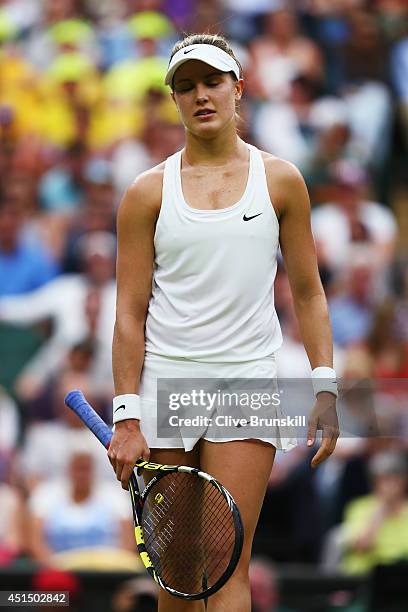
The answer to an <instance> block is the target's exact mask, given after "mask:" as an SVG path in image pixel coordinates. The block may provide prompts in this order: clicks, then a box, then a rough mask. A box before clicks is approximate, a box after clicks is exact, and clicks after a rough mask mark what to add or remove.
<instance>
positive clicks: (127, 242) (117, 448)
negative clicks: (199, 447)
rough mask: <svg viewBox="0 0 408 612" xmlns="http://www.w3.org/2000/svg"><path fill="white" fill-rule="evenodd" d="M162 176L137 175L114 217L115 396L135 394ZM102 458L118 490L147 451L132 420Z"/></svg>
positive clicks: (118, 426) (119, 426) (155, 171)
mask: <svg viewBox="0 0 408 612" xmlns="http://www.w3.org/2000/svg"><path fill="white" fill-rule="evenodd" d="M161 188H162V171H161V167H160V166H158V167H156V168H154V169H152V170H150V171H148V172H146V173H144V174H142V175H141V176H140V177H138V179H137V180H136V181H135V183H133V185H132V186H131V187H130V188H129V189H128V191H127V192H126V194H125V196H124V198H123V200H122V202H121V204H120V207H119V212H118V223H117V229H118V256H117V303H116V322H115V329H114V337H113V346H112V366H113V379H114V383H115V393H116V395H122V394H124V393H138V391H139V385H140V376H141V372H142V368H143V361H144V352H145V322H146V314H147V309H148V305H149V299H150V296H151V287H152V274H153V261H154V244H153V238H154V231H155V226H156V219H157V215H158V212H159V208H160V202H161ZM108 457H109V460H110V461H111V464H112V466H113V468H114V470H115V472H116V476H117V478H118V480H120V481H121V482H122V487H123V488H125V489H126V488H127V486H128V485H127V483H128V480H129V477H130V474H131V473H132V469H133V467H134V464H135V461H136V460H137V459H138V458H139V457H144V458H146V459H148V457H149V449H148V448H147V445H146V441H145V440H144V437H143V436H142V434H141V432H140V427H139V421H138V420H137V419H127V420H124V421H120V422H119V423H117V424H116V426H115V433H114V436H113V438H112V442H111V445H110V448H109V451H108Z"/></svg>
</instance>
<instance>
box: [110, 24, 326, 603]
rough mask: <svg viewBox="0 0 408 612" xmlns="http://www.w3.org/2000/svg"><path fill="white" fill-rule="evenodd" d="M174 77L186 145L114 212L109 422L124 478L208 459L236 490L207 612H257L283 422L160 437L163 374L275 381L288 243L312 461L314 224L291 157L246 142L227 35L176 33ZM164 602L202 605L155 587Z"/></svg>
mask: <svg viewBox="0 0 408 612" xmlns="http://www.w3.org/2000/svg"><path fill="white" fill-rule="evenodd" d="M166 83H167V84H168V85H169V86H170V88H171V96H172V98H173V100H174V102H175V104H176V106H177V110H178V112H179V113H180V119H181V121H182V122H183V124H184V127H185V134H186V142H185V147H184V148H183V150H181V151H178V152H177V153H175V154H174V155H172V156H171V157H169V158H168V159H167V160H166V161H165V162H164V163H162V164H159V165H158V166H156V167H154V168H152V169H151V170H149V171H147V172H144V173H143V174H141V175H140V176H138V177H137V178H136V180H135V182H134V183H133V184H132V185H131V186H130V187H129V189H128V190H127V192H126V194H125V196H124V198H123V200H122V202H121V205H120V207H119V212H118V260H117V282H118V295H117V313H116V325H115V333H114V341H113V375H114V382H115V392H116V394H117V395H116V397H115V398H114V400H113V421H114V423H115V431H114V435H113V438H112V442H111V445H110V449H109V451H108V456H109V460H110V461H111V464H112V466H113V468H114V470H115V472H116V476H117V478H118V480H120V481H121V483H122V486H123V487H124V488H127V486H128V480H129V477H130V474H131V472H132V469H133V466H134V464H135V461H136V460H137V459H138V458H139V457H142V458H144V459H149V458H150V461H153V462H156V463H170V464H187V465H192V466H196V467H198V466H200V467H201V469H202V470H204V471H206V472H208V473H210V474H212V475H213V476H214V477H215V478H217V479H218V480H219V481H220V482H222V484H223V485H224V486H225V487H226V488H227V489H228V490H229V491H230V492H231V493H232V495H233V497H234V498H235V500H236V502H237V504H238V507H239V509H240V511H241V515H242V520H243V524H244V530H245V540H244V548H243V553H242V556H241V559H240V562H239V564H238V566H237V569H236V570H235V572H234V574H233V575H232V577H231V578H230V580H229V581H228V582H227V583H226V585H225V586H224V587H223V588H222V589H221V590H220V591H218V592H217V593H216V594H214V595H213V596H212V597H210V598H209V601H208V610H209V611H210V612H215V611H217V612H223V611H225V612H226V611H228V612H229V611H230V610H234V612H249V611H250V609H251V602H250V589H249V578H248V565H249V560H250V555H251V545H252V539H253V534H254V531H255V527H256V524H257V520H258V516H259V512H260V508H261V504H262V501H263V498H264V495H265V491H266V486H267V482H268V477H269V475H270V472H271V469H272V464H273V460H274V456H275V451H276V449H281V450H287V449H289V448H290V447H291V446H292V445H293V442H292V440H290V439H288V438H285V437H284V436H282V435H279V431H275V430H274V431H271V432H270V435H269V433H268V432H266V433H265V437H262V438H261V439H242V437H240V436H239V429H237V430H236V431H237V435H236V436H231V437H230V438H228V439H223V440H222V441H215V440H214V438H211V435H209V434H208V432H205V431H204V432H203V434H202V435H201V436H199V437H198V439H196V440H195V439H191V437H186V436H185V434H184V432H183V431H182V430H180V431H179V432H178V436H177V435H175V436H174V437H172V438H168V439H167V438H166V439H160V438H159V437H158V435H157V433H158V432H157V421H156V420H155V419H156V416H155V415H156V398H157V389H156V387H157V379H158V378H180V377H182V378H186V379H189V378H207V379H208V378H217V377H223V378H230V377H231V378H232V377H233V378H246V379H248V378H271V379H272V378H275V377H276V364H275V358H274V354H275V352H276V351H277V349H278V348H279V346H280V345H281V342H282V337H281V332H280V327H279V322H278V320H277V316H276V312H275V308H274V296H273V284H274V279H275V274H276V265H277V264H276V257H277V250H278V245H279V244H280V246H281V250H282V253H283V256H284V260H285V265H286V270H287V273H288V275H289V279H290V285H291V290H292V294H293V299H294V304H295V309H296V315H297V318H298V321H299V325H300V329H301V334H302V339H303V342H304V346H305V349H306V352H307V354H308V358H309V361H310V364H311V368H312V382H313V388H314V392H315V396H316V401H315V404H314V407H313V409H312V411H311V417H310V419H309V428H308V444H309V445H311V444H313V442H314V440H315V434H316V430H317V429H321V430H323V436H322V442H321V444H320V447H319V449H318V450H317V452H316V454H315V455H314V457H313V459H312V466H316V465H318V464H319V463H321V462H322V461H323V460H325V459H326V458H327V457H328V456H329V455H330V454H331V453H332V452H333V450H334V448H335V445H336V440H337V437H338V421H337V415H336V407H335V401H336V397H337V387H336V376H335V372H334V370H333V369H332V367H333V362H332V361H333V356H332V337H331V328H330V323H329V317H328V309H327V303H326V299H325V295H324V291H323V288H322V285H321V282H320V278H319V274H318V268H317V263H316V256H315V249H314V243H313V238H312V234H311V229H310V204H309V198H308V194H307V189H306V186H305V183H304V181H303V179H302V177H301V175H300V174H299V172H298V171H297V169H296V168H295V167H294V166H293V165H292V164H290V163H288V162H286V161H283V160H281V159H278V158H276V157H274V156H273V155H270V154H268V153H265V152H262V151H259V150H258V149H257V148H256V147H254V146H252V145H249V144H247V143H246V142H244V141H243V140H242V139H241V138H240V137H239V135H238V132H237V125H236V107H237V104H238V102H239V100H240V98H241V96H242V92H243V87H244V81H243V79H242V70H241V67H240V65H239V63H238V61H237V59H236V58H235V56H234V53H233V51H232V50H231V49H230V47H229V45H228V43H227V41H226V40H225V39H223V38H222V37H219V36H212V35H201V34H200V35H191V36H188V37H186V38H185V39H184V40H181V41H179V42H178V43H176V45H175V47H174V49H173V52H172V55H171V58H170V63H169V66H168V71H167V75H166ZM159 610H160V612H170V611H171V612H174V611H176V610H177V611H183V610H186V611H187V610H188V611H199V610H204V604H203V602H202V601H183V600H177V599H175V598H174V597H172V596H170V595H168V594H167V593H165V592H164V591H163V592H161V593H160V599H159Z"/></svg>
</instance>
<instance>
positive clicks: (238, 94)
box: [235, 79, 244, 102]
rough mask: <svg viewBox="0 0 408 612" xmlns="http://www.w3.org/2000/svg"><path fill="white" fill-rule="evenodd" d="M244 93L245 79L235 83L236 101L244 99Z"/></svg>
mask: <svg viewBox="0 0 408 612" xmlns="http://www.w3.org/2000/svg"><path fill="white" fill-rule="evenodd" d="M243 92H244V79H239V80H238V81H235V100H236V101H237V102H238V101H239V100H240V99H241V98H242V94H243Z"/></svg>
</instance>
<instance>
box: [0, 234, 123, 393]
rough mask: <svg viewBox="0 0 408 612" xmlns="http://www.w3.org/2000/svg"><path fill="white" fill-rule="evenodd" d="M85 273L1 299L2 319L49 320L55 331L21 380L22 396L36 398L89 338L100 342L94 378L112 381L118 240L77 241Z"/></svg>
mask: <svg viewBox="0 0 408 612" xmlns="http://www.w3.org/2000/svg"><path fill="white" fill-rule="evenodd" d="M78 249H79V253H80V260H81V267H82V272H81V273H78V274H70V275H63V276H61V277H59V278H57V279H55V280H53V281H52V282H50V283H48V284H47V285H45V286H44V287H41V288H40V289H37V290H36V291H33V292H31V293H27V294H24V295H21V296H15V297H8V298H3V299H2V300H0V320H1V321H3V322H8V323H13V324H18V325H32V324H33V323H36V322H39V321H45V320H48V319H51V320H52V321H53V331H52V333H51V336H50V338H49V339H48V340H47V341H46V342H45V343H44V344H43V346H42V347H41V348H40V349H39V351H38V352H37V353H36V354H35V356H34V357H33V358H32V360H30V362H29V363H28V364H27V365H26V367H25V368H24V370H23V372H22V373H21V376H20V378H19V380H18V382H17V387H18V390H19V394H20V396H21V397H22V398H23V399H30V398H31V399H32V398H34V397H36V396H37V395H38V394H39V393H40V392H41V391H42V390H43V388H44V385H45V384H46V383H47V381H48V380H49V377H50V376H51V375H52V374H53V373H55V372H56V371H58V369H59V368H60V367H61V366H62V364H63V363H64V360H65V358H66V355H67V353H68V351H69V350H70V348H71V347H72V346H73V345H74V344H76V343H77V342H80V341H82V340H83V339H85V338H92V339H93V340H94V341H95V342H96V357H95V373H94V376H95V381H96V380H99V381H102V382H103V381H105V384H106V381H110V379H111V358H110V350H111V342H112V335H113V324H114V311H115V299H116V287H115V282H114V278H113V276H114V266H115V253H116V240H115V237H114V236H113V235H112V234H109V233H106V232H90V233H88V234H85V235H84V236H83V237H82V238H81V241H80V243H79V244H78Z"/></svg>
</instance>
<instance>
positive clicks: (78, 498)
mask: <svg viewBox="0 0 408 612" xmlns="http://www.w3.org/2000/svg"><path fill="white" fill-rule="evenodd" d="M90 492H91V490H90V489H72V499H73V500H74V501H75V502H77V503H80V502H82V501H84V500H85V499H88V497H89V495H90Z"/></svg>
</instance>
